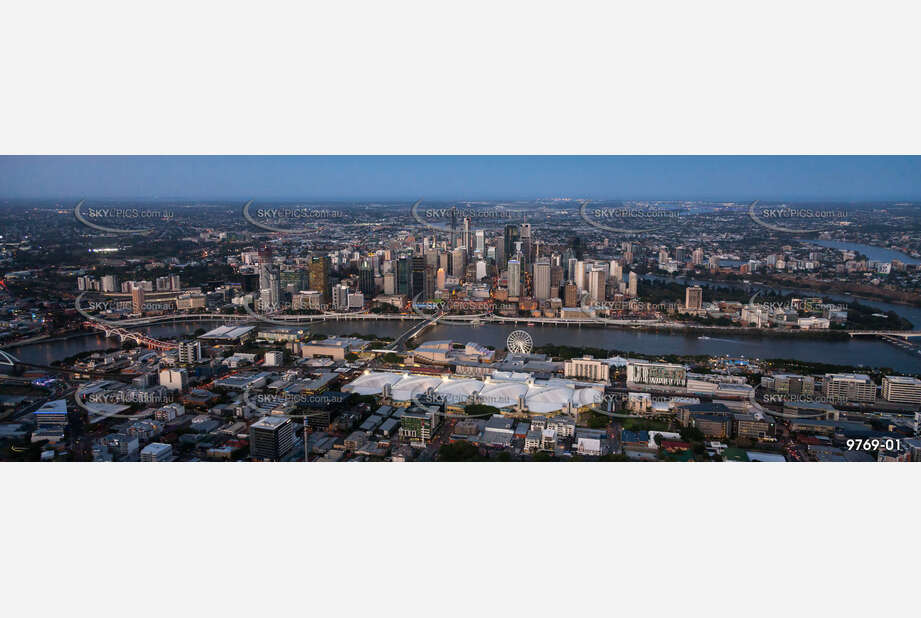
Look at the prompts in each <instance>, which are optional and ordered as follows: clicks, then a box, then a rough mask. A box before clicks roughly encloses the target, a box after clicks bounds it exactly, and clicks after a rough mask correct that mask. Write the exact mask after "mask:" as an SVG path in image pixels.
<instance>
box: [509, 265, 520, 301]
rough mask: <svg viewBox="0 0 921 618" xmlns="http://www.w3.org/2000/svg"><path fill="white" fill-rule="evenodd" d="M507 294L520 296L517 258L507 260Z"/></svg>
mask: <svg viewBox="0 0 921 618" xmlns="http://www.w3.org/2000/svg"><path fill="white" fill-rule="evenodd" d="M508 295H509V298H511V297H515V298H517V297H519V296H521V261H519V260H517V259H514V260H509V261H508Z"/></svg>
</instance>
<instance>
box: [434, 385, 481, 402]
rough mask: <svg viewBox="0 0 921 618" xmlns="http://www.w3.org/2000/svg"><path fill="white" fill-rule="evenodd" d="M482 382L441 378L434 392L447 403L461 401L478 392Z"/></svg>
mask: <svg viewBox="0 0 921 618" xmlns="http://www.w3.org/2000/svg"><path fill="white" fill-rule="evenodd" d="M482 388H483V383H482V382H480V381H479V380H470V379H466V380H464V379H462V380H442V382H441V384H439V385H438V388H436V389H435V393H436V394H437V395H439V396H441V397H442V398H443V399H444V401H445V403H447V404H448V405H451V404H456V403H463V402H465V401H467V400H468V399H469V398H470V396H471V395H473V394H474V393H479V392H480V390H481V389H482Z"/></svg>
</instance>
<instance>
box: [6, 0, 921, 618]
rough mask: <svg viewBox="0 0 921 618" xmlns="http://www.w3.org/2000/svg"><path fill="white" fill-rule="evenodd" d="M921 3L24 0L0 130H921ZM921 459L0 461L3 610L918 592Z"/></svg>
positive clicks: (673, 143) (412, 137) (113, 135)
mask: <svg viewBox="0 0 921 618" xmlns="http://www.w3.org/2000/svg"><path fill="white" fill-rule="evenodd" d="M918 13H919V9H918V4H917V3H916V2H894V1H882V2H875V3H873V4H872V5H870V4H867V3H865V2H853V1H838V2H830V1H823V2H810V3H804V2H802V1H801V0H800V1H795V2H794V1H791V0H778V1H775V2H772V3H768V4H755V3H741V2H738V1H723V2H717V1H712V0H711V1H707V0H701V1H697V2H691V3H689V2H678V1H667V2H665V1H653V2H647V3H643V4H642V5H640V4H639V3H630V4H613V3H600V2H597V3H596V2H584V1H570V2H566V3H560V2H543V1H530V2H502V3H500V2H497V1H496V0H490V1H485V0H476V1H475V0H471V1H470V2H465V3H463V4H458V5H454V6H451V5H440V4H435V3H432V2H431V1H425V2H423V1H418V2H400V1H391V2H386V3H381V2H370V1H353V2H348V3H341V4H337V5H333V4H332V3H323V4H302V3H294V2H271V1H269V2H262V3H258V4H254V3H251V2H200V3H194V4H193V3H190V2H188V1H183V2H178V1H175V0H163V1H161V2H157V3H155V4H154V3H150V4H146V5H145V4H128V3H124V2H116V1H110V2H98V1H97V2H94V1H85V2H76V3H75V2H64V1H57V2H43V3H32V4H27V3H17V4H15V5H13V4H10V5H5V6H4V8H3V11H2V18H0V53H2V57H3V58H4V59H5V60H6V62H5V63H4V71H3V77H2V80H3V81H2V84H3V95H2V96H0V123H2V124H0V135H2V139H0V152H2V153H4V154H193V153H194V154H519V153H521V154H852V153H853V154H856V153H861V154H918V145H919V144H921V123H919V122H918V114H917V105H918V101H919V100H921V96H919V85H918V83H919V82H918V80H917V78H916V73H917V66H916V59H917V50H916V46H917V24H918V23H919V22H921V20H919V14H918ZM0 190H2V187H0ZM916 469H918V468H917V467H914V466H910V465H880V466H872V465H861V464H850V465H847V464H844V465H840V466H838V465H834V464H828V465H820V464H815V465H809V464H797V465H790V466H785V465H777V466H774V465H770V464H765V465H757V466H756V465H743V464H739V465H729V464H723V465H711V466H708V465H695V464H688V465H683V464H663V465H657V464H653V465H632V464H611V465H602V464H598V465H592V464H588V465H581V464H548V465H508V466H499V465H494V466H482V465H467V466H462V465H446V464H436V465H421V464H420V465H416V464H410V465H407V466H398V465H394V466H391V465H357V466H348V465H342V466H335V465H332V466H318V465H316V466H315V465H306V464H304V465H300V464H292V465H277V466H250V465H229V464H227V465H206V464H199V465H195V464H191V465H182V464H180V465H175V466H157V467H151V466H145V465H142V464H138V465H112V466H107V465H79V464H69V465H49V466H42V465H13V464H0V475H2V476H0V480H2V482H3V487H4V497H5V499H4V501H3V507H2V511H0V512H2V513H3V515H2V523H3V524H4V526H3V529H4V531H5V533H6V542H5V544H4V549H5V552H4V555H5V558H6V559H5V564H6V565H7V566H8V567H9V568H8V569H7V570H6V571H7V574H6V575H5V576H4V580H3V581H4V584H6V585H5V586H4V588H5V589H6V591H7V593H6V594H5V596H4V610H5V611H6V612H8V613H9V614H10V615H18V614H20V613H25V611H27V610H28V611H29V612H30V613H36V612H38V613H40V614H42V615H55V614H59V613H60V614H63V613H73V612H75V611H76V612H79V611H81V610H85V608H91V609H90V611H92V612H93V613H94V615H119V616H121V615H124V614H125V613H126V612H130V613H131V614H138V615H142V616H147V615H154V614H156V615H158V616H162V615H164V614H166V613H181V614H193V613H195V614H204V612H208V614H215V615H222V616H224V615H229V616H236V615H240V616H243V615H245V616H248V617H252V616H254V615H256V616H259V615H274V614H280V613H282V611H285V612H286V613H288V612H292V611H293V612H303V613H311V614H314V613H315V614H332V615H340V614H353V613H358V612H367V613H371V614H374V615H375V616H376V615H382V616H389V615H399V616H401V617H405V616H414V615H426V616H430V615H432V614H436V615H439V614H455V613H464V612H465V611H466V612H476V613H488V614H507V615H530V614H536V615H544V614H554V615H564V614H573V615H585V614H589V613H591V614H593V615H601V614H609V613H630V614H634V615H647V614H666V613H668V614H672V615H675V614H678V615H692V616H693V615H705V614H706V615H712V614H713V613H717V612H719V613H725V612H743V613H745V614H746V615H754V616H768V615H770V616H777V615H783V614H790V613H794V614H800V613H806V612H811V613H814V614H815V613H820V614H821V615H836V616H837V615H844V616H847V615H866V614H867V613H868V612H870V611H872V610H877V611H900V610H904V608H909V609H910V608H911V607H913V606H914V605H916V604H917V603H916V599H914V597H913V596H909V595H911V592H912V591H913V590H914V587H915V584H916V581H915V579H916V577H915V573H916V571H917V569H916V568H915V566H916V561H917V560H916V556H917V555H918V549H919V547H918V544H919V543H918V540H917V535H916V534H914V529H913V527H912V525H911V520H912V517H913V515H914V513H916V512H917V506H918V498H917V491H916V488H917V486H918V484H917V473H916V472H914V470H916Z"/></svg>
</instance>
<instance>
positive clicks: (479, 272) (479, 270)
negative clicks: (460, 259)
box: [476, 260, 486, 281]
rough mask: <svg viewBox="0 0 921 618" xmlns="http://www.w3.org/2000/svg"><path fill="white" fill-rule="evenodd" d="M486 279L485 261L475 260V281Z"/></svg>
mask: <svg viewBox="0 0 921 618" xmlns="http://www.w3.org/2000/svg"><path fill="white" fill-rule="evenodd" d="M485 277H486V261H485V260H477V263H476V280H477V281H482V280H483V279H484V278H485Z"/></svg>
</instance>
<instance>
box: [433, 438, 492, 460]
mask: <svg viewBox="0 0 921 618" xmlns="http://www.w3.org/2000/svg"><path fill="white" fill-rule="evenodd" d="M437 459H438V461H488V459H487V458H486V457H483V456H482V455H480V449H478V448H477V447H476V446H475V445H473V444H471V443H470V442H467V441H466V440H459V441H457V442H454V443H453V444H445V445H443V446H442V447H441V448H439V449H438V457H437Z"/></svg>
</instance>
